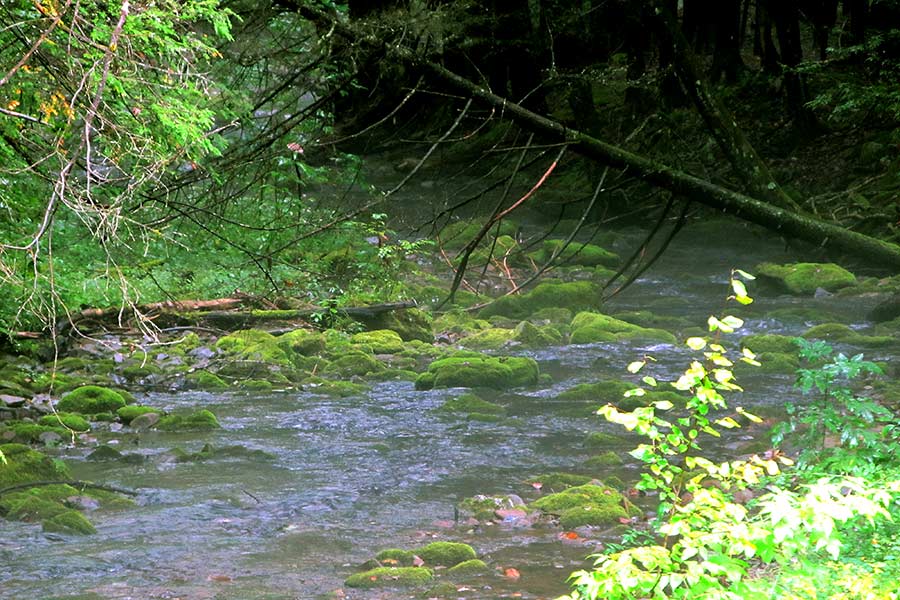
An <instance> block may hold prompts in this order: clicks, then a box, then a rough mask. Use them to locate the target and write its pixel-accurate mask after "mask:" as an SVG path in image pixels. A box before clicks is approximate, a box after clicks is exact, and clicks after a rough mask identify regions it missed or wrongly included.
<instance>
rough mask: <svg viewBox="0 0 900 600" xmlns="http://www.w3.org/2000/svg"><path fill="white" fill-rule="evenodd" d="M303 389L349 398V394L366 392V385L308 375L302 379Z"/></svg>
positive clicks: (355, 394) (356, 394) (354, 394)
mask: <svg viewBox="0 0 900 600" xmlns="http://www.w3.org/2000/svg"><path fill="white" fill-rule="evenodd" d="M302 385H303V389H304V390H305V391H307V392H311V393H314V394H321V395H323V396H334V397H339V398H349V397H350V396H359V395H360V394H364V393H366V391H367V390H368V389H369V388H368V386H366V385H364V384H361V383H354V382H352V381H335V380H331V379H323V378H321V377H310V378H308V379H305V380H303V382H302Z"/></svg>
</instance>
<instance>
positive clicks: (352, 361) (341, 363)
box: [322, 350, 384, 377]
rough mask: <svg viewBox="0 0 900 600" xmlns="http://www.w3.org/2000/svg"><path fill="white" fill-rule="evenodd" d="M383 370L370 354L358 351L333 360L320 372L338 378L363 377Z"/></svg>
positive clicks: (382, 366)
mask: <svg viewBox="0 0 900 600" xmlns="http://www.w3.org/2000/svg"><path fill="white" fill-rule="evenodd" d="M383 369H384V365H382V364H381V363H380V362H379V361H378V359H377V358H375V357H374V356H372V355H371V354H367V353H365V352H360V351H358V350H355V351H350V352H346V353H345V354H343V355H342V356H339V357H338V358H336V359H334V360H333V361H332V362H331V363H330V364H329V365H328V366H326V367H325V368H324V369H322V372H323V373H325V374H330V375H337V376H339V377H354V376H356V377H363V376H365V375H369V374H372V373H378V372H379V371H382V370H383Z"/></svg>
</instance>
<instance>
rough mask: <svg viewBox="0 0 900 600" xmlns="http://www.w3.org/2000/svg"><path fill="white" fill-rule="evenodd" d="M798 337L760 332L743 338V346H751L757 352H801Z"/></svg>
mask: <svg viewBox="0 0 900 600" xmlns="http://www.w3.org/2000/svg"><path fill="white" fill-rule="evenodd" d="M796 340H797V338H796V337H792V336H789V335H777V334H759V335H748V336H745V337H744V338H742V339H741V346H742V347H744V348H749V349H750V350H752V351H753V352H754V353H755V354H761V353H763V352H768V353H771V352H778V353H782V354H794V355H796V354H797V353H798V352H800V346H799V345H797V341H796Z"/></svg>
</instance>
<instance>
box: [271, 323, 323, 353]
mask: <svg viewBox="0 0 900 600" xmlns="http://www.w3.org/2000/svg"><path fill="white" fill-rule="evenodd" d="M275 343H276V344H277V345H278V347H279V348H281V349H282V350H284V351H285V352H288V353H292V354H299V355H300V356H316V355H318V354H321V353H322V352H324V351H325V336H324V335H322V334H321V333H319V332H318V331H310V330H309V329H295V330H294V331H289V332H288V333H285V334H283V335H280V336H278V338H277V339H276V341H275Z"/></svg>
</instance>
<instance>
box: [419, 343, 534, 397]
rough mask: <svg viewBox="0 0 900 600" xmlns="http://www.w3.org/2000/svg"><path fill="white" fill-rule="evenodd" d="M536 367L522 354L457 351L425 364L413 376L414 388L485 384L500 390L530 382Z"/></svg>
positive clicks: (479, 385)
mask: <svg viewBox="0 0 900 600" xmlns="http://www.w3.org/2000/svg"><path fill="white" fill-rule="evenodd" d="M539 374H540V371H539V369H538V364H537V361H535V360H534V359H533V358H528V357H522V356H487V355H485V354H478V353H476V352H465V351H463V352H457V353H455V354H453V355H451V356H449V357H447V358H441V359H438V360H436V361H434V362H432V363H431V364H430V365H429V366H428V371H426V372H425V373H422V374H421V375H420V376H419V377H418V378H417V379H416V389H420V390H427V389H432V388H449V387H486V388H493V389H498V390H503V389H507V388H513V387H522V386H527V385H534V384H536V383H537V381H538V376H539Z"/></svg>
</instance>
